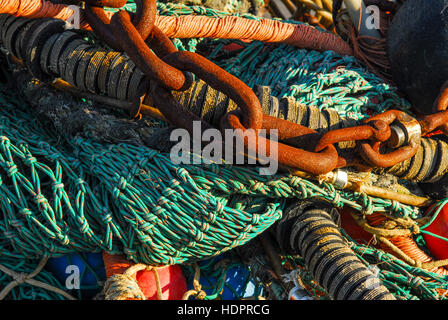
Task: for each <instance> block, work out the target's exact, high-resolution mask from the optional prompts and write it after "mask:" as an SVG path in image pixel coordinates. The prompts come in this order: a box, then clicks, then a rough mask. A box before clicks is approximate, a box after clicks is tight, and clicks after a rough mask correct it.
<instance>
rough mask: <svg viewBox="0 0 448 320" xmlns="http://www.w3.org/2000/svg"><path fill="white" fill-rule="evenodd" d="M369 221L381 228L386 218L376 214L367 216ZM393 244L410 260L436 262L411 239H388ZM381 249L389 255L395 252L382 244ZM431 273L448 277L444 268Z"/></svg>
mask: <svg viewBox="0 0 448 320" xmlns="http://www.w3.org/2000/svg"><path fill="white" fill-rule="evenodd" d="M366 219H367V221H368V222H369V224H370V225H372V226H375V227H377V226H380V225H381V224H382V223H383V222H385V221H386V217H385V216H384V215H382V214H380V213H375V214H372V215H370V216H367V218H366ZM388 240H389V241H390V242H392V244H394V245H395V246H396V247H397V248H399V249H400V250H401V251H403V252H404V253H405V254H406V255H407V256H408V257H409V258H411V259H412V260H414V261H418V262H420V263H425V262H433V261H434V260H433V259H432V258H431V257H430V256H428V255H427V254H426V253H425V252H424V251H423V250H422V249H420V248H419V247H418V246H417V244H416V243H415V241H414V240H413V239H412V238H410V237H405V236H397V237H393V238H390V239H388ZM381 248H382V249H383V250H385V251H387V252H389V253H392V254H393V252H392V251H391V250H389V248H388V247H387V246H386V245H384V244H381ZM429 271H431V272H434V273H437V274H440V275H448V269H446V268H444V267H436V268H432V269H431V270H429Z"/></svg>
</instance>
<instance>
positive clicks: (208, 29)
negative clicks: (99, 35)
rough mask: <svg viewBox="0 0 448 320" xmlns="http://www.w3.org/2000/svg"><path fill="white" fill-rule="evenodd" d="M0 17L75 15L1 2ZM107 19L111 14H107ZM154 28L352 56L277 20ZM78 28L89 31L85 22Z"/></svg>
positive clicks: (41, 1)
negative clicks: (281, 44)
mask: <svg viewBox="0 0 448 320" xmlns="http://www.w3.org/2000/svg"><path fill="white" fill-rule="evenodd" d="M0 13H8V14H12V15H15V16H22V17H28V18H44V17H45V18H49V17H52V18H58V19H62V20H68V19H69V18H70V17H71V16H72V15H73V13H74V11H73V10H72V9H70V8H68V7H67V6H64V5H55V4H52V3H51V2H49V1H45V0H0ZM106 14H107V15H108V16H109V17H110V16H112V15H113V12H109V11H108V12H106ZM156 25H157V26H158V27H159V28H160V29H161V30H162V31H163V32H164V33H165V34H166V35H167V36H168V37H170V38H220V39H243V40H258V41H264V42H281V43H285V44H289V45H293V46H296V47H301V48H307V49H313V50H320V51H324V50H333V51H335V52H337V53H339V54H341V55H352V54H353V52H352V49H351V48H350V46H349V44H348V43H346V42H345V41H343V40H342V39H341V38H339V37H338V36H336V35H334V34H332V33H326V32H321V31H319V30H317V29H315V28H314V27H311V26H308V25H305V24H300V25H293V24H290V23H284V22H281V21H277V20H271V19H262V20H260V21H257V20H251V19H246V18H242V17H234V16H226V17H222V18H212V17H205V16H196V15H185V16H178V17H174V16H157V19H156ZM81 27H82V28H84V29H89V26H88V25H87V23H86V22H83V21H81Z"/></svg>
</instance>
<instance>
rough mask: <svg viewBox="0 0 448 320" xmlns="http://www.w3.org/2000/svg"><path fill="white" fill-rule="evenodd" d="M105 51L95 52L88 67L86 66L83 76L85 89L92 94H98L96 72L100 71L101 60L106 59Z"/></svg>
mask: <svg viewBox="0 0 448 320" xmlns="http://www.w3.org/2000/svg"><path fill="white" fill-rule="evenodd" d="M106 54H107V52H106V50H104V49H102V50H99V51H98V50H97V51H96V52H95V54H94V55H93V57H92V59H90V62H89V65H88V66H87V72H86V75H85V82H86V88H87V90H88V91H90V92H93V93H99V92H100V91H99V88H98V83H97V78H98V72H99V71H100V67H101V64H102V63H103V60H104V59H105V58H106Z"/></svg>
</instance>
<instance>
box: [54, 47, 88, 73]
mask: <svg viewBox="0 0 448 320" xmlns="http://www.w3.org/2000/svg"><path fill="white" fill-rule="evenodd" d="M85 44H86V41H84V40H83V39H74V40H72V41H71V42H70V43H69V44H68V45H67V46H66V47H65V49H64V51H63V52H62V53H61V55H60V56H59V59H57V61H56V63H57V74H59V75H60V76H61V77H62V76H63V75H64V71H65V67H66V66H67V63H68V61H69V57H70V56H71V55H73V54H74V52H75V49H76V48H77V47H79V46H82V45H85ZM52 59H53V56H50V60H51V66H50V70H52V69H53V63H54V62H53V61H52Z"/></svg>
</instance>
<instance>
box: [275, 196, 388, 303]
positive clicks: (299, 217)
mask: <svg viewBox="0 0 448 320" xmlns="http://www.w3.org/2000/svg"><path fill="white" fill-rule="evenodd" d="M339 219H340V218H339V214H338V212H337V210H336V209H335V208H334V207H332V206H331V205H330V204H329V203H326V202H322V201H308V200H306V201H299V202H296V203H294V204H292V205H291V206H290V207H289V208H288V209H286V211H285V213H284V215H283V218H282V219H281V220H280V221H279V222H277V223H276V225H275V226H274V228H273V232H274V233H275V236H276V239H277V241H278V244H279V246H280V248H281V249H282V251H283V252H284V253H285V254H299V255H300V256H301V257H302V258H304V260H305V265H306V268H307V270H309V271H310V272H311V274H312V276H313V278H314V280H315V281H316V282H317V283H319V285H320V286H322V287H323V288H324V289H325V290H326V292H327V293H328V295H329V296H330V297H331V298H332V299H334V300H395V297H394V296H393V295H392V294H391V293H390V292H389V291H388V290H387V288H386V287H385V286H384V285H383V284H382V283H381V281H380V279H379V278H378V277H377V276H376V275H375V274H374V273H373V272H372V271H371V270H370V269H369V268H368V267H367V266H366V265H365V264H364V263H362V262H361V260H359V259H358V257H357V256H356V255H355V253H354V252H353V251H352V250H351V249H350V247H349V246H348V245H347V243H346V242H345V241H344V239H343V238H342V236H341V234H340V232H339V224H340V222H339V221H340V220H339Z"/></svg>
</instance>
